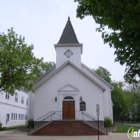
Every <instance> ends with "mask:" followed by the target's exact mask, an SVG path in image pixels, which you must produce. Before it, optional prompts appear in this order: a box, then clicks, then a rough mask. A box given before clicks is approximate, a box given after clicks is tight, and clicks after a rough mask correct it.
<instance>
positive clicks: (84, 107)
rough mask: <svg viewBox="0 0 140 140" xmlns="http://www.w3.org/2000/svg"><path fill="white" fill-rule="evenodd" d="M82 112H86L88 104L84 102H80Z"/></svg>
mask: <svg viewBox="0 0 140 140" xmlns="http://www.w3.org/2000/svg"><path fill="white" fill-rule="evenodd" d="M80 111H86V103H85V102H84V101H81V102H80Z"/></svg>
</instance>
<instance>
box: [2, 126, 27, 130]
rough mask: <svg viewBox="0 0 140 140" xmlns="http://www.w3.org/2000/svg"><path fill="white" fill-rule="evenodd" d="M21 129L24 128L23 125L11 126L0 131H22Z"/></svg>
mask: <svg viewBox="0 0 140 140" xmlns="http://www.w3.org/2000/svg"><path fill="white" fill-rule="evenodd" d="M23 128H25V125H19V126H12V127H3V128H1V129H0V131H5V130H12V129H23Z"/></svg>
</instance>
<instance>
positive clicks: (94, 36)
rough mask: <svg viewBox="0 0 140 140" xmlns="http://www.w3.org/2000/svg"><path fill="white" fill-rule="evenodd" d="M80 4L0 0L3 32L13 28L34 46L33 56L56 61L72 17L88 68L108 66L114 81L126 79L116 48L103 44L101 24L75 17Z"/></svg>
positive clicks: (57, 0)
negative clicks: (60, 41) (67, 24)
mask: <svg viewBox="0 0 140 140" xmlns="http://www.w3.org/2000/svg"><path fill="white" fill-rule="evenodd" d="M77 5H78V3H75V2H74V0H0V33H2V32H4V33H7V29H9V28H11V27H13V28H14V31H15V32H16V33H17V34H18V35H22V36H24V37H25V42H26V43H27V44H28V45H30V44H33V45H34V50H33V52H34V55H35V56H36V57H37V58H41V57H43V58H44V61H45V62H46V61H53V62H56V52H55V49H54V44H57V43H58V41H59V39H60V37H61V34H62V32H63V29H64V27H65V25H66V22H67V20H68V16H70V20H71V23H72V25H73V28H74V30H75V33H76V36H77V38H78V41H79V42H80V43H83V54H82V56H81V59H82V62H83V63H84V64H85V65H87V66H88V67H89V68H93V69H97V68H98V67H99V66H102V67H104V68H106V69H107V70H108V71H109V72H110V73H111V75H112V76H111V78H112V80H115V81H123V80H124V79H123V76H124V72H125V66H121V65H120V64H119V63H118V62H115V61H114V59H115V58H116V56H115V55H114V49H113V48H110V47H109V45H108V44H104V42H103V40H102V37H101V33H99V32H97V31H96V28H98V27H99V25H98V24H96V23H95V21H94V19H93V18H92V17H91V16H87V17H85V18H84V19H82V20H81V19H79V18H76V8H77Z"/></svg>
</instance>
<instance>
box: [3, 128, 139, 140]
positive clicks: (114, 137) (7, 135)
mask: <svg viewBox="0 0 140 140" xmlns="http://www.w3.org/2000/svg"><path fill="white" fill-rule="evenodd" d="M0 140H98V138H97V136H28V135H27V133H26V132H22V131H20V130H10V131H0ZM99 140H128V137H127V135H126V133H109V134H108V135H104V136H103V135H102V136H100V137H99ZM132 140H139V138H133V139H132Z"/></svg>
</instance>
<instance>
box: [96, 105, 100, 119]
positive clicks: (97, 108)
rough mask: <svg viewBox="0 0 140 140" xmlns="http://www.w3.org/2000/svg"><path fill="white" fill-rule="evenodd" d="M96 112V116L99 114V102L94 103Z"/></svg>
mask: <svg viewBox="0 0 140 140" xmlns="http://www.w3.org/2000/svg"><path fill="white" fill-rule="evenodd" d="M96 114H97V116H99V115H100V105H99V104H96Z"/></svg>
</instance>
